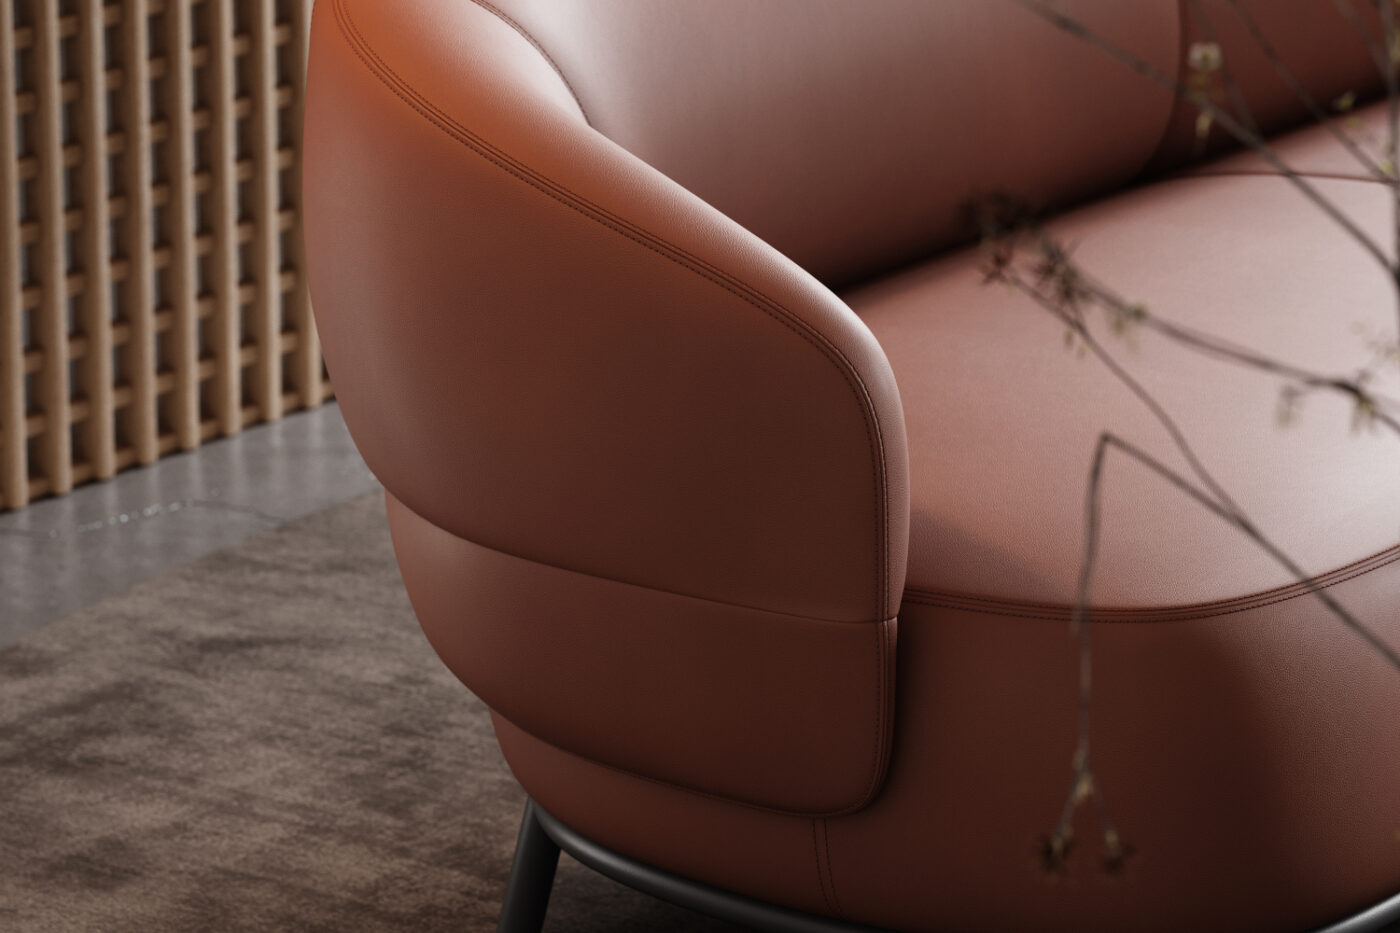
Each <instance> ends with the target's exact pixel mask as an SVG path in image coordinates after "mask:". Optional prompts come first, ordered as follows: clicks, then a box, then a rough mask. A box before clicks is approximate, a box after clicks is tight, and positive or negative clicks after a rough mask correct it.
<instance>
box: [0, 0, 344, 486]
mask: <svg viewBox="0 0 1400 933" xmlns="http://www.w3.org/2000/svg"><path fill="white" fill-rule="evenodd" d="M310 10H311V0H17V2H16V0H12V2H9V3H6V4H5V5H4V7H3V8H0V508H3V509H15V508H19V507H21V506H24V505H26V504H27V503H28V502H30V501H31V500H33V499H35V498H38V497H40V496H45V495H61V494H63V493H66V492H68V491H69V490H70V489H72V488H73V486H75V485H77V484H79V483H83V482H87V481H89V480H100V479H106V478H108V477H110V476H112V475H113V474H114V473H115V472H116V471H118V470H121V469H123V468H124V467H128V466H133V465H136V464H146V463H151V462H152V461H154V460H155V459H157V458H158V457H160V456H163V455H165V454H168V453H171V452H174V451H179V450H190V449H193V448H195V447H197V446H199V445H200V444H201V443H203V442H204V441H207V440H209V439H211V438H214V437H221V436H227V435H230V434H235V433H237V432H238V431H240V430H242V429H243V428H245V427H247V426H248V425H250V424H255V423H257V422H261V421H273V420H276V419H278V418H280V417H281V416H282V415H283V414H284V413H285V412H288V411H293V410H296V409H301V408H310V407H314V406H316V405H319V404H321V402H322V401H324V400H325V399H326V398H328V397H329V396H330V385H329V383H328V381H327V379H326V374H325V368H324V366H323V365H322V362H321V354H320V348H319V345H318V343H317V340H316V331H315V325H314V323H313V321H312V318H311V311H310V303H309V301H308V298H307V294H306V277H305V257H304V253H303V251H302V245H301V228H300V215H299V212H298V206H299V199H300V183H299V169H298V164H299V147H300V134H301V109H302V87H303V80H304V77H305V73H306V40H307V28H308V25H309V19H310Z"/></svg>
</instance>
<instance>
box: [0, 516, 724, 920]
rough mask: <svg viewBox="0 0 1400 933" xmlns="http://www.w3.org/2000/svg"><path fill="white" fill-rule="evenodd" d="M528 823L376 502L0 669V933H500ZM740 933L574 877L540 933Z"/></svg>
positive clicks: (76, 628) (25, 645)
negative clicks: (432, 635)
mask: <svg viewBox="0 0 1400 933" xmlns="http://www.w3.org/2000/svg"><path fill="white" fill-rule="evenodd" d="M0 611H3V596H0ZM523 800H524V796H523V793H522V791H521V790H520V788H519V787H518V786H517V785H516V784H515V782H514V780H513V779H512V778H511V776H510V773H509V771H508V770H507V768H506V766H505V763H504V761H503V760H502V759H501V756H500V753H499V751H497V748H496V743H495V739H494V737H493V735H492V731H491V725H490V721H489V719H488V717H487V715H486V711H485V709H484V707H483V706H482V704H481V703H480V702H479V701H478V700H476V699H475V698H474V697H472V696H471V695H470V694H469V693H468V692H467V691H466V689H465V688H463V687H462V686H461V684H459V683H458V682H457V681H456V680H455V679H454V678H453V677H452V676H451V675H450V674H449V673H448V672H447V671H446V669H445V668H444V667H443V666H442V664H441V663H439V661H438V660H437V657H436V656H435V655H434V654H433V652H432V650H431V649H430V648H429V647H428V644H427V642H426V641H424V639H423V637H422V635H421V634H420V633H419V630H418V626H417V623H416V622H415V621H414V619H413V615H412V612H411V610H410V609H409V606H408V600H407V598H406V597H405V595H404V592H403V587H402V585H401V584H400V582H399V578H398V573H397V570H396V569H395V566H394V560H393V555H392V553H391V551H390V547H389V542H388V534H387V531H386V529H385V525H384V517H383V505H382V501H381V499H380V497H379V495H378V494H372V495H369V496H366V497H364V498H361V499H356V500H354V501H351V502H348V503H345V504H343V505H339V506H336V507H334V508H331V509H328V510H326V511H324V512H321V513H318V514H315V515H312V516H309V517H308V518H305V519H302V520H300V521H297V522H294V523H292V524H290V525H286V526H283V527H281V528H278V529H276V530H274V531H270V532H268V533H266V534H263V535H261V536H259V537H256V538H253V539H251V540H249V541H246V542H244V543H243V544H240V545H238V546H236V547H233V548H231V549H229V550H227V551H223V552H221V553H219V554H215V555H212V556H210V557H206V558H204V559H201V560H199V561H196V562H195V563H192V564H190V565H188V566H186V567H184V568H182V569H180V570H178V571H175V572H173V573H170V574H167V575H165V576H162V577H159V578H156V579H154V580H151V581H148V582H147V583H144V584H141V585H139V586H137V587H135V588H134V589H132V590H129V591H127V592H126V593H123V594H121V595H119V596H115V597H112V598H110V599H107V600H105V601H103V602H101V603H99V604H97V605H95V606H93V607H91V608H89V609H86V610H84V611H82V612H79V613H77V614H76V615H73V616H70V617H68V618H66V619H64V620H62V621H59V622H55V623H53V624H51V625H49V626H47V627H45V628H44V629H41V630H40V631H38V632H36V633H34V634H33V635H31V636H30V637H28V638H27V639H24V640H23V641H21V642H19V643H18V644H15V645H13V646H11V647H9V648H7V649H5V650H3V651H0V930H5V931H49V930H64V931H67V930H74V931H87V930H94V931H99V930H100V931H143V933H160V931H175V930H179V931H185V930H298V931H300V930H324V931H355V930H412V931H438V930H442V931H447V930H452V931H488V930H492V929H494V928H495V918H496V914H497V911H498V909H499V906H500V898H501V894H502V892H503V890H504V885H505V880H506V875H507V872H508V871H509V866H510V858H511V851H512V848H513V846H514V840H515V832H516V828H517V825H518V820H519V817H520V809H521V806H522V804H523ZM734 929H736V928H735V927H732V926H729V925H726V924H722V923H719V922H716V921H713V920H709V919H706V918H702V917H698V916H696V915H694V914H691V913H689V912H687V911H684V910H681V909H679V908H673V907H671V906H669V905H666V904H662V903H660V902H657V901H654V900H652V899H650V898H647V897H645V896H643V895H640V894H637V893H635V892H633V891H630V890H628V889H626V888H623V887H621V886H619V885H617V884H614V883H613V882H611V881H609V880H607V879H605V878H602V877H601V876H598V875H596V874H594V873H593V872H591V871H589V870H587V869H585V868H583V867H581V866H579V865H577V864H576V863H574V862H572V861H571V860H570V859H569V858H568V857H567V856H565V857H564V858H563V859H562V860H561V863H560V871H559V880H558V883H557V884H556V887H555V893H554V898H553V901H552V902H551V907H550V914H549V921H548V923H547V924H546V930H548V931H558V933H564V931H574V933H584V931H590V933H592V931H678V933H679V931H685V933H702V931H704V933H717V931H720V930H734Z"/></svg>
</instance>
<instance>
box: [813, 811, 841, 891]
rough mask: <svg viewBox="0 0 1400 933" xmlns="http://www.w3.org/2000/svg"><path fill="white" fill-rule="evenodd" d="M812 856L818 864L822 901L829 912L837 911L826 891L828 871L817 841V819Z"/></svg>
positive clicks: (814, 825)
mask: <svg viewBox="0 0 1400 933" xmlns="http://www.w3.org/2000/svg"><path fill="white" fill-rule="evenodd" d="M812 857H813V860H814V861H815V862H816V864H817V884H818V885H819V886H820V887H821V889H822V903H823V904H825V905H826V909H827V912H829V913H835V912H836V908H835V907H833V906H832V903H831V897H830V896H829V895H828V894H827V892H826V872H825V871H824V870H823V868H822V850H821V845H820V844H819V843H818V842H817V821H816V820H815V819H814V820H812Z"/></svg>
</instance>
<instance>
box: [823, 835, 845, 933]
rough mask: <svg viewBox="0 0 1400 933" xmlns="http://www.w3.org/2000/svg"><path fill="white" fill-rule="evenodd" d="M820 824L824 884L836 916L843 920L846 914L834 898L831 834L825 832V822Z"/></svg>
mask: <svg viewBox="0 0 1400 933" xmlns="http://www.w3.org/2000/svg"><path fill="white" fill-rule="evenodd" d="M821 824H822V832H821V837H822V851H823V852H824V854H825V856H826V883H827V885H829V886H830V888H831V904H832V906H833V907H835V908H836V916H838V917H840V918H841V919H843V920H844V919H845V917H846V912H845V911H844V910H842V909H841V899H840V898H839V897H837V896H836V872H834V871H832V868H831V833H829V832H827V826H826V820H825V819H823V820H822V821H821Z"/></svg>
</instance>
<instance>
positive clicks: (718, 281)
mask: <svg viewBox="0 0 1400 933" xmlns="http://www.w3.org/2000/svg"><path fill="white" fill-rule="evenodd" d="M334 12H335V14H336V25H337V26H338V27H339V28H340V32H341V35H342V36H344V38H345V39H346V40H347V42H348V44H349V45H350V46H351V48H352V50H353V51H354V52H355V55H356V57H357V58H359V59H360V61H361V63H362V64H364V65H365V67H366V68H367V69H368V70H369V72H370V73H371V74H373V75H374V76H375V77H377V78H379V80H380V81H381V82H382V83H383V84H384V85H385V86H386V87H387V88H388V89H389V90H390V91H391V92H392V93H393V94H394V95H395V96H396V97H398V98H399V99H400V100H401V101H403V102H404V103H405V104H407V105H408V106H409V108H410V109H412V110H414V111H415V112H417V113H418V114H419V115H420V116H422V117H423V118H424V119H425V120H427V121H428V122H429V123H431V124H433V125H434V126H436V127H437V128H438V129H439V130H441V131H442V132H443V133H444V134H446V135H447V136H449V137H451V138H453V139H455V140H457V141H458V142H460V143H461V144H462V145H464V146H466V147H467V148H468V149H470V150H472V151H473V152H475V153H477V155H479V156H481V157H482V158H484V159H486V160H487V161H489V162H491V163H492V164H494V165H496V167H497V168H500V169H501V170H502V171H504V172H506V173H507V174H509V175H512V176H514V177H515V178H517V179H519V180H520V181H523V182H525V183H526V184H528V185H530V186H531V187H532V188H535V189H536V190H538V191H540V192H541V193H543V194H545V195H547V196H548V197H551V198H553V199H554V200H556V201H558V202H559V203H561V204H563V205H564V206H566V207H568V208H570V209H572V210H574V211H577V212H578V213H580V214H582V215H583V216H585V217H587V218H589V219H590V220H592V221H594V222H595V223H598V224H601V225H602V226H604V227H607V228H608V229H610V230H612V231H613V232H614V233H617V234H619V235H620V236H623V237H625V238H627V239H629V240H632V241H633V242H636V243H638V244H639V245H641V246H644V247H646V248H647V249H649V250H651V251H652V252H655V253H657V254H658V255H660V256H663V257H665V258H666V259H669V260H670V261H672V262H674V263H676V264H677V265H679V266H680V267H681V268H684V269H689V270H690V271H691V272H694V273H695V274H696V275H699V276H700V277H701V278H704V279H707V280H709V281H710V282H712V283H714V284H715V285H718V286H719V287H721V288H723V289H724V290H725V291H728V292H729V293H730V294H732V295H734V296H735V297H737V298H739V299H740V300H741V301H744V302H745V303H747V304H750V305H752V306H753V307H755V308H757V309H758V310H759V311H762V312H763V313H764V314H765V315H767V316H768V317H770V318H772V319H773V320H775V321H777V322H778V323H780V324H782V325H783V326H784V327H787V328H788V329H789V330H791V331H792V332H793V333H795V334H797V335H798V336H799V337H801V338H802V339H803V340H805V341H806V342H807V343H809V344H811V345H812V346H813V347H815V348H816V349H817V350H818V351H819V352H820V353H821V354H822V355H823V356H825V357H826V358H827V360H828V361H829V362H831V363H832V365H834V366H835V367H836V370H837V372H839V373H840V374H841V376H842V378H843V379H844V380H845V382H846V385H847V387H848V388H850V389H851V391H852V393H853V394H854V395H855V397H856V403H857V406H858V407H859V408H860V412H861V418H862V420H863V421H864V422H865V428H866V441H867V443H868V444H869V447H870V456H871V472H872V477H873V480H874V486H875V497H874V498H875V515H876V522H875V530H876V534H877V536H878V537H879V538H880V540H879V542H878V543H877V545H876V547H875V549H874V550H875V555H874V556H875V578H876V592H875V606H876V611H875V618H876V619H881V618H885V617H887V616H888V615H889V612H888V609H889V608H890V594H889V571H888V553H887V552H888V549H889V524H888V522H889V519H888V514H887V513H888V508H887V506H888V504H887V502H886V495H887V485H888V477H887V473H886V465H885V458H884V439H883V433H882V431H881V429H880V422H879V419H878V418H877V417H876V416H875V411H874V403H873V402H872V401H871V399H870V393H869V389H868V387H867V386H866V385H865V383H864V381H863V380H862V379H861V378H860V375H859V373H857V372H856V370H855V367H854V366H853V365H852V364H851V362H850V360H848V359H847V358H846V356H845V354H843V353H842V352H841V351H840V349H839V348H837V347H836V346H835V345H833V344H832V343H831V342H830V341H829V340H828V339H827V338H826V336H825V335H824V334H822V333H821V332H819V331H816V330H815V329H813V328H812V327H811V325H809V324H807V323H806V322H805V321H803V320H801V319H800V318H798V317H796V316H795V315H794V314H793V313H792V312H791V311H789V310H788V309H787V308H786V307H784V306H783V305H781V304H779V303H778V302H776V301H774V300H773V299H772V298H769V297H768V296H767V295H765V294H764V293H763V292H761V291H759V290H758V289H756V288H754V287H753V286H751V285H749V284H748V283H746V282H743V281H741V280H739V279H736V278H734V277H733V276H731V275H730V274H729V273H727V272H725V271H724V270H722V269H719V268H717V267H715V266H713V265H712V264H710V263H708V262H706V261H705V260H703V259H701V258H700V257H698V256H695V255H693V254H691V253H689V252H688V251H686V250H685V249H683V248H682V247H680V246H677V245H676V244H674V243H671V242H670V241H668V240H666V239H665V238H663V237H660V236H657V235H656V234H654V233H651V232H650V231H648V230H646V229H645V228H643V227H639V226H637V225H636V224H633V223H631V222H630V221H627V220H624V219H623V218H621V217H618V216H617V215H615V214H613V213H611V212H610V211H608V210H606V209H605V208H603V207H601V206H599V205H597V204H594V203H593V202H591V201H589V200H588V199H587V198H584V197H582V196H581V195H579V194H577V193H575V192H573V191H571V190H570V189H568V188H566V187H564V186H563V185H561V184H559V183H558V182H555V181H554V180H552V179H550V178H548V177H546V176H544V175H541V174H539V173H537V172H535V171H534V170H533V169H530V168H529V167H528V166H526V165H525V164H524V163H521V162H519V161H518V160H516V159H514V158H513V157H511V156H509V155H507V154H506V153H505V152H503V151H501V150H499V149H497V148H496V147H494V146H492V145H491V144H490V143H488V142H486V141H485V140H484V139H482V138H481V137H479V136H476V135H475V134H474V133H472V132H471V131H470V130H468V129H466V128H465V127H463V126H462V125H461V124H459V123H457V122H456V121H455V120H453V119H452V118H451V117H450V116H449V115H447V114H446V113H444V112H443V111H441V110H440V109H438V108H437V107H436V105H434V104H433V103H432V102H431V101H429V100H428V99H427V98H425V97H423V95H421V94H419V93H418V92H417V91H416V90H415V89H414V88H413V87H412V86H411V85H409V84H408V83H407V82H405V81H404V80H403V79H402V78H400V77H399V76H398V74H397V73H396V72H395V71H394V70H393V69H392V68H390V67H389V66H388V65H387V64H386V63H385V62H384V61H383V60H382V59H381V58H379V56H378V54H377V53H376V52H375V51H374V49H373V48H372V47H371V46H370V45H369V43H368V42H367V41H366V40H365V38H364V36H363V35H361V33H360V32H359V29H358V28H357V27H356V26H355V23H354V20H353V19H352V18H351V16H350V11H349V8H348V5H347V0H335V3H334ZM585 207H586V208H587V209H586V210H585ZM663 247H664V248H663ZM707 273H708V274H707Z"/></svg>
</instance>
